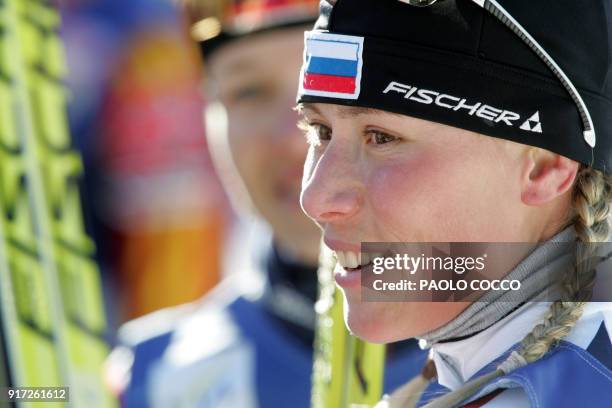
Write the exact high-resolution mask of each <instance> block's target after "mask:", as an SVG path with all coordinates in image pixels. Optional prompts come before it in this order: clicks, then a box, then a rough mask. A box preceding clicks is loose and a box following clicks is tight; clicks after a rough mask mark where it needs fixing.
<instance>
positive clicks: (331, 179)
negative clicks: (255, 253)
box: [301, 104, 540, 342]
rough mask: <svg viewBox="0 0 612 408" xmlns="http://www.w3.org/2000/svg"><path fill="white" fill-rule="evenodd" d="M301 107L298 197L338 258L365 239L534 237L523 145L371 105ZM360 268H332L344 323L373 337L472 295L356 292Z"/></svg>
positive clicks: (427, 326)
mask: <svg viewBox="0 0 612 408" xmlns="http://www.w3.org/2000/svg"><path fill="white" fill-rule="evenodd" d="M302 113H303V117H304V123H303V124H304V126H306V127H307V130H306V132H307V137H308V139H309V143H310V148H309V152H308V156H307V159H306V165H305V169H304V177H303V181H302V195H301V203H302V207H303V209H304V211H305V212H306V213H307V214H308V215H309V216H310V217H311V218H312V219H313V220H315V222H316V223H317V224H318V225H319V226H320V227H321V229H322V230H323V232H324V240H325V243H326V245H327V246H328V247H329V248H331V249H332V250H334V251H335V252H336V253H337V255H338V260H339V263H344V264H345V265H344V266H347V264H349V267H351V266H354V265H350V264H351V258H352V257H353V256H354V257H355V259H358V258H359V255H358V254H359V251H360V243H361V242H470V241H474V242H496V241H498V242H533V241H537V240H538V238H539V236H538V233H539V232H540V230H539V229H538V227H537V226H535V225H534V224H537V223H534V222H533V217H532V216H531V211H530V210H529V208H528V206H527V205H525V204H524V203H523V201H522V200H521V180H522V179H523V178H524V172H525V166H526V164H525V160H526V159H525V158H526V157H527V152H528V147H526V146H524V145H520V144H516V143H512V142H508V141H504V140H500V139H495V138H491V137H486V136H482V135H479V134H476V133H473V132H469V131H465V130H461V129H457V128H453V127H450V126H445V125H441V124H437V123H433V122H429V121H425V120H420V119H416V118H412V117H408V116H404V115H397V114H391V113H386V112H383V111H379V110H373V109H364V108H355V107H345V106H339V105H331V104H305V105H304V106H302ZM351 253H352V255H351ZM360 273H361V272H360V270H359V268H357V269H356V270H353V269H351V271H347V270H346V269H345V268H343V267H342V265H338V266H337V267H336V271H335V275H336V282H337V283H338V284H339V285H340V287H341V289H342V290H343V292H344V294H345V299H346V300H345V301H346V306H347V307H346V308H345V313H346V316H345V317H346V320H347V325H348V327H349V328H350V329H351V331H352V332H354V333H355V334H357V335H358V336H360V337H363V338H365V339H367V340H370V341H375V342H390V341H396V340H400V339H404V338H408V337H414V336H418V335H419V334H423V333H426V332H428V331H430V330H433V329H435V328H438V327H440V326H442V325H443V324H445V323H446V322H448V321H449V320H450V319H452V318H453V317H455V316H456V315H458V314H459V313H460V312H461V311H462V310H463V309H464V308H465V307H467V305H468V304H466V303H451V302H448V303H433V302H429V303H427V302H365V301H361V287H360Z"/></svg>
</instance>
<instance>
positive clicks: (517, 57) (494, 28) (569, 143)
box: [298, 0, 612, 173]
mask: <svg viewBox="0 0 612 408" xmlns="http://www.w3.org/2000/svg"><path fill="white" fill-rule="evenodd" d="M407 3H414V4H415V5H421V6H422V5H426V7H415V6H414V5H410V4H407ZM611 18H612V0H555V1H544V0H497V1H495V0H438V1H435V0H323V1H321V4H320V16H319V19H318V20H317V23H316V24H315V28H314V30H313V31H311V32H308V33H306V39H305V46H306V48H305V50H304V66H303V68H302V76H301V79H300V90H299V93H298V102H300V103H301V102H319V103H335V104H341V105H351V106H361V107H369V108H376V109H382V110H386V111H390V112H395V113H400V114H405V115H409V116H414V117H418V118H422V119H426V120H430V121H434V122H439V123H444V124H447V125H450V126H455V127H458V128H462V129H467V130H471V131H475V132H478V133H482V134H485V135H489V136H494V137H499V138H503V139H508V140H512V141H515V142H519V143H523V144H526V145H531V146H537V147H541V148H544V149H547V150H550V151H553V152H555V153H558V154H561V155H563V156H566V157H569V158H571V159H573V160H576V161H579V162H581V163H584V164H586V165H590V166H592V167H594V168H596V169H598V170H602V171H604V172H606V173H612V79H610V81H608V79H609V78H608V77H609V73H610V71H611V67H612V48H611V42H612V26H611V24H610V22H612V20H611Z"/></svg>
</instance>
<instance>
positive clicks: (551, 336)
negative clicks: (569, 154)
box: [424, 166, 612, 408]
mask: <svg viewBox="0 0 612 408" xmlns="http://www.w3.org/2000/svg"><path fill="white" fill-rule="evenodd" d="M611 205H612V176H610V175H606V174H604V173H602V172H600V171H598V170H595V169H593V168H591V167H589V166H582V167H581V168H580V170H579V172H578V175H577V179H576V185H575V188H574V193H573V223H574V229H575V231H576V240H577V246H576V263H575V267H574V268H572V269H571V273H569V274H568V275H567V276H566V279H565V281H564V282H563V283H562V288H563V293H564V295H563V296H564V297H563V298H562V299H561V300H558V301H556V302H553V303H552V305H551V306H550V308H549V310H548V311H547V313H546V315H545V316H544V318H543V321H542V322H541V323H540V324H538V325H537V326H535V327H534V328H533V330H532V331H531V332H530V333H529V334H528V335H527V336H525V338H524V339H523V340H522V341H521V344H520V346H519V348H518V349H517V350H516V351H514V352H512V353H511V354H510V356H509V357H508V358H507V359H506V361H504V362H503V363H502V364H500V365H499V366H498V368H497V370H495V371H493V372H491V373H488V374H486V375H483V376H482V377H479V378H476V379H474V380H472V381H469V382H468V383H466V384H464V386H463V387H461V388H459V389H457V390H455V391H452V392H450V393H448V394H446V395H444V396H442V397H440V398H437V399H435V400H433V401H431V402H429V403H428V404H427V405H425V406H424V408H448V407H453V406H455V405H457V404H460V403H462V402H463V401H465V400H466V399H468V398H470V397H471V396H473V395H474V394H475V393H476V392H478V390H479V389H480V388H481V387H482V386H483V385H485V384H486V383H487V382H489V381H491V380H493V379H495V378H497V377H501V376H503V375H505V374H508V373H509V372H511V371H512V370H514V369H516V368H519V367H521V366H523V365H526V364H528V363H532V362H535V361H537V360H539V359H540V358H542V357H543V356H544V355H546V353H548V352H549V351H550V350H551V348H552V347H554V346H555V345H556V344H557V343H558V342H559V341H560V340H562V339H563V338H564V337H566V336H567V335H568V334H569V333H570V332H571V330H572V328H573V327H574V325H575V324H576V322H577V321H578V319H580V317H581V316H582V313H583V312H584V307H585V306H586V304H587V303H588V301H589V300H590V298H591V296H592V291H593V285H594V282H595V268H596V266H597V263H598V258H597V257H596V256H595V253H594V251H595V250H596V246H594V245H589V244H592V243H597V242H604V241H606V239H607V238H608V237H609V236H610V229H611V225H610V218H611V211H610V206H611Z"/></svg>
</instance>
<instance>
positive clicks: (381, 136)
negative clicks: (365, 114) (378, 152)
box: [368, 132, 398, 145]
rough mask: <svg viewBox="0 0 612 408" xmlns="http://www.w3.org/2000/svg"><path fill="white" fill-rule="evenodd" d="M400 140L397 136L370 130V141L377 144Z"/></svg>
mask: <svg viewBox="0 0 612 408" xmlns="http://www.w3.org/2000/svg"><path fill="white" fill-rule="evenodd" d="M396 140H398V138H397V137H395V136H391V135H388V134H386V133H382V132H369V133H368V143H373V144H377V145H382V144H386V143H390V142H394V141H396Z"/></svg>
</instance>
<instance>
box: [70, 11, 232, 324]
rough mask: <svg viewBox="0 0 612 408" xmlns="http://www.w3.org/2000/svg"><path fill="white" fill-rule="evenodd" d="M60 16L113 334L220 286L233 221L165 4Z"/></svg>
mask: <svg viewBox="0 0 612 408" xmlns="http://www.w3.org/2000/svg"><path fill="white" fill-rule="evenodd" d="M60 6H61V10H62V17H63V18H62V21H63V22H62V37H63V39H64V41H65V42H66V52H67V62H68V66H69V69H70V75H68V77H67V80H68V85H69V87H70V91H71V94H72V95H73V97H72V98H71V102H72V103H70V105H69V107H70V115H69V118H70V126H71V130H72V133H73V134H74V135H75V145H76V146H77V147H78V149H79V151H80V152H81V153H82V155H83V161H84V167H85V179H84V182H83V193H84V198H85V203H86V204H88V207H89V208H88V210H89V211H88V214H89V215H91V218H90V220H89V221H90V223H89V224H90V225H91V227H92V228H91V229H92V234H93V236H94V239H95V242H96V247H97V250H98V251H97V252H98V259H99V262H100V266H101V271H102V275H103V282H104V288H105V299H106V302H105V303H106V306H107V312H108V313H107V315H108V316H109V320H110V322H111V326H113V327H115V328H116V327H117V326H118V325H119V324H120V323H123V322H125V321H128V320H131V319H133V318H135V317H138V316H142V315H144V314H147V313H150V312H152V311H154V310H158V309H161V308H164V307H169V306H174V305H179V304H183V303H185V302H189V301H194V300H196V299H198V298H200V297H201V296H202V295H203V294H204V293H205V292H206V291H207V290H209V289H210V288H212V287H213V286H214V285H215V284H217V283H218V281H219V272H220V270H221V265H220V263H221V246H222V245H221V244H222V242H223V241H224V236H225V232H226V228H227V224H228V222H227V219H228V218H229V216H230V214H229V212H228V211H227V200H226V198H225V196H224V192H223V189H222V188H221V187H220V183H219V182H218V180H217V178H216V176H215V172H214V169H213V166H212V163H211V159H210V157H209V156H208V155H207V154H206V152H207V144H206V139H205V137H204V127H203V123H202V115H201V107H202V95H201V93H200V92H199V91H198V86H199V84H200V82H201V74H202V62H201V58H200V55H199V49H198V47H197V44H194V43H193V41H191V39H190V38H189V35H188V32H187V30H186V29H185V27H184V24H182V23H183V19H182V14H181V13H180V12H179V11H178V10H177V9H176V7H175V6H174V5H173V4H171V3H169V2H168V1H166V0H131V1H129V2H125V1H123V0H88V1H65V2H61V5H60ZM176 61H182V63H181V64H176ZM177 270H180V271H181V279H177V278H176V271H177ZM115 331H116V329H115V330H113V332H115Z"/></svg>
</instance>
